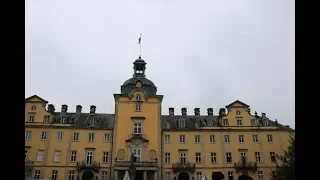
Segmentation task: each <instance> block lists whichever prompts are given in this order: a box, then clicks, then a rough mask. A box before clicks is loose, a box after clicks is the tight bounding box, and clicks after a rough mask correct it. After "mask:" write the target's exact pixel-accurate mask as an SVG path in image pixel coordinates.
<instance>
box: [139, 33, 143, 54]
mask: <svg viewBox="0 0 320 180" xmlns="http://www.w3.org/2000/svg"><path fill="white" fill-rule="evenodd" d="M141 36H142V34H140V38H139V45H140V52H139V57H140V58H141Z"/></svg>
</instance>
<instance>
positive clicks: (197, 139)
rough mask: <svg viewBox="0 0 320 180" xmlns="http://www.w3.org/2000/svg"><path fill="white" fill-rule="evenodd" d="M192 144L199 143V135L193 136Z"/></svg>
mask: <svg viewBox="0 0 320 180" xmlns="http://www.w3.org/2000/svg"><path fill="white" fill-rule="evenodd" d="M194 142H195V143H200V135H195V136H194Z"/></svg>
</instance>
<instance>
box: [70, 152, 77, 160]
mask: <svg viewBox="0 0 320 180" xmlns="http://www.w3.org/2000/svg"><path fill="white" fill-rule="evenodd" d="M76 161H77V151H71V156H70V162H76Z"/></svg>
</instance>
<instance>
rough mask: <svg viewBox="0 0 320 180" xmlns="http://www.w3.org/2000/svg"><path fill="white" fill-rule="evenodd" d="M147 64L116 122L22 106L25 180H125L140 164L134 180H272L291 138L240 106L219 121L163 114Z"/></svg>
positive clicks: (138, 65) (120, 98)
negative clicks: (214, 178) (245, 177)
mask: <svg viewBox="0 0 320 180" xmlns="http://www.w3.org/2000/svg"><path fill="white" fill-rule="evenodd" d="M145 65H146V63H145V62H144V61H143V60H142V59H141V58H139V59H137V60H136V61H135V62H134V76H133V78H130V79H129V80H127V81H126V82H125V83H124V84H123V85H122V86H121V93H120V94H114V99H115V112H114V114H101V113H96V112H95V109H96V107H95V106H93V105H92V106H90V112H89V113H84V112H81V108H82V107H81V106H80V105H78V106H77V109H76V112H72V113H70V112H68V106H67V105H62V106H61V111H60V112H56V111H55V107H54V106H53V105H51V104H49V105H48V102H47V101H46V100H44V99H42V98H41V97H39V96H36V95H34V96H32V97H29V98H27V99H26V100H25V133H26V135H25V149H26V151H25V154H26V177H27V178H30V179H59V180H63V179H66V180H76V179H77V180H78V179H79V180H89V179H102V180H107V179H108V180H110V179H112V180H120V179H121V180H122V179H123V177H124V176H125V173H126V171H128V170H129V165H130V163H131V156H132V154H133V155H134V156H135V162H134V164H135V169H136V175H135V177H136V180H140V179H141V180H142V179H143V180H157V179H162V180H169V179H170V180H171V179H179V180H183V179H190V180H191V179H196V180H200V179H202V177H203V176H206V177H207V178H208V179H211V174H212V173H213V172H221V173H223V174H224V176H225V179H230V180H231V179H237V178H238V176H239V175H241V174H242V173H248V174H249V175H250V176H251V177H253V179H255V180H258V179H259V180H261V178H263V179H265V180H267V179H270V174H271V173H272V171H273V170H275V167H276V164H275V162H272V158H273V156H272V155H273V154H281V152H282V151H284V150H285V149H286V148H287V146H288V144H289V142H288V140H289V139H290V137H293V136H294V130H292V129H290V128H289V127H287V126H283V125H281V124H279V123H277V122H276V121H272V120H270V119H269V118H267V116H266V115H265V114H264V113H262V115H261V116H258V115H257V114H255V115H251V113H250V108H249V106H248V105H246V104H245V103H242V102H241V101H235V102H233V103H231V104H230V105H228V106H226V108H221V109H220V111H219V113H216V114H214V113H213V109H212V108H208V109H207V111H208V114H207V115H200V109H199V108H195V109H194V111H195V113H194V114H193V115H190V113H189V114H188V113H187V109H186V108H182V109H181V111H182V114H179V115H177V114H174V108H170V109H169V115H162V114H161V110H162V107H161V104H162V100H163V96H162V95H157V94H156V90H157V88H156V86H155V85H154V84H153V82H152V81H150V80H148V79H147V78H146V77H145Z"/></svg>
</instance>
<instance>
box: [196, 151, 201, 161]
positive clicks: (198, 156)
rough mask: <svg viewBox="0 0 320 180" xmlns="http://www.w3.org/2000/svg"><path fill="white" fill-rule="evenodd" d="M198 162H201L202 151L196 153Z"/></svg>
mask: <svg viewBox="0 0 320 180" xmlns="http://www.w3.org/2000/svg"><path fill="white" fill-rule="evenodd" d="M196 163H201V153H199V152H197V153H196Z"/></svg>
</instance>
